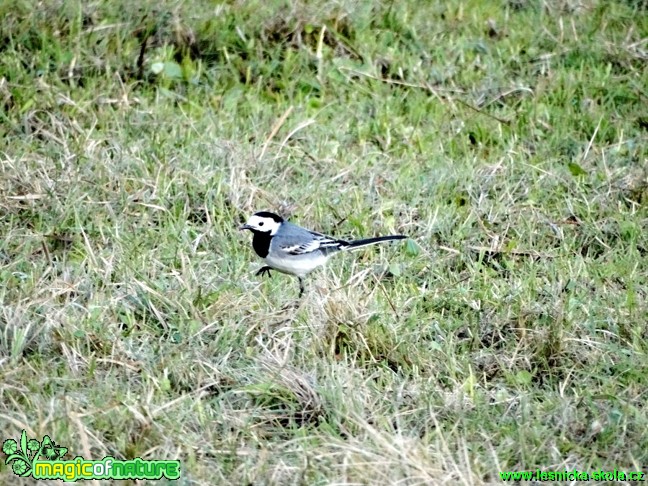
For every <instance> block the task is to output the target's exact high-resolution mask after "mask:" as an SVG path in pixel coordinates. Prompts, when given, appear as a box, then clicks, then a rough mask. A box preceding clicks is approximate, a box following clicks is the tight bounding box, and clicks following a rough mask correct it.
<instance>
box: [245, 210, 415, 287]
mask: <svg viewBox="0 0 648 486" xmlns="http://www.w3.org/2000/svg"><path fill="white" fill-rule="evenodd" d="M239 230H249V231H251V232H252V234H253V237H252V248H254V251H255V252H256V254H257V255H259V256H260V257H261V258H263V260H264V262H265V263H266V265H264V266H263V267H261V268H260V269H259V270H258V271H257V272H256V274H255V275H264V274H266V273H267V274H268V276H272V274H271V273H270V271H271V270H277V271H279V272H282V273H286V274H289V275H294V276H296V277H297V278H298V279H299V298H301V297H302V295H303V294H304V277H305V276H306V275H308V274H309V273H310V272H312V271H313V270H315V269H316V268H317V267H320V266H322V265H324V263H326V261H327V260H328V259H329V258H330V257H331V256H332V255H334V254H335V253H338V252H340V251H349V250H355V249H358V248H362V247H365V246H368V245H374V244H376V243H383V242H387V241H397V240H404V239H406V238H407V236H404V235H390V236H377V237H375V238H364V239H361V240H353V241H346V240H340V239H337V238H332V237H330V236H326V235H323V234H322V233H317V232H315V231H311V230H308V229H306V228H302V227H301V226H297V225H296V224H293V223H290V222H288V221H286V220H285V219H284V218H282V217H281V216H279V215H277V214H275V213H271V212H269V211H258V212H256V213H254V214H253V215H252V216H250V218H249V219H248V220H247V222H246V223H245V224H243V225H242V226H241V227H239Z"/></svg>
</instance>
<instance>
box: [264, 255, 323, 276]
mask: <svg viewBox="0 0 648 486" xmlns="http://www.w3.org/2000/svg"><path fill="white" fill-rule="evenodd" d="M327 259H328V257H327V256H326V255H323V254H321V253H318V254H311V255H294V256H291V257H290V258H277V257H271V256H270V255H268V256H267V257H266V258H265V261H266V263H267V264H268V266H270V267H272V268H274V269H276V270H279V271H280V272H284V273H289V274H291V275H297V276H298V277H303V276H304V275H306V274H307V273H310V272H312V271H313V270H315V269H316V268H317V267H319V266H321V265H324V263H326V260H327Z"/></svg>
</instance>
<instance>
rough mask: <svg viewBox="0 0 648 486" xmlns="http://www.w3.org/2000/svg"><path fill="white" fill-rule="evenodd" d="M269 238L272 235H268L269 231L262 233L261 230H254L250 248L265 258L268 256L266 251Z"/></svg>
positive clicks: (267, 250) (268, 250) (268, 245)
mask: <svg viewBox="0 0 648 486" xmlns="http://www.w3.org/2000/svg"><path fill="white" fill-rule="evenodd" d="M271 239H272V237H271V236H270V232H265V233H262V232H261V231H255V232H254V238H252V248H254V251H255V252H256V254H257V255H259V256H260V257H261V258H265V257H267V256H268V253H269V252H270V240H271Z"/></svg>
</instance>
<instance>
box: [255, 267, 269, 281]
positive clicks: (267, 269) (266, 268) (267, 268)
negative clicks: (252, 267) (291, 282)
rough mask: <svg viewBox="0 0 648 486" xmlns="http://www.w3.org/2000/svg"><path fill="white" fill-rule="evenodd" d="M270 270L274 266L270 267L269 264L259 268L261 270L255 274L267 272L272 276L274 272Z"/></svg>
mask: <svg viewBox="0 0 648 486" xmlns="http://www.w3.org/2000/svg"><path fill="white" fill-rule="evenodd" d="M270 270H272V267H268V266H265V267H261V268H260V269H259V271H258V272H257V273H255V274H254V275H264V274H266V273H267V274H268V277H270V278H272V274H271V273H270Z"/></svg>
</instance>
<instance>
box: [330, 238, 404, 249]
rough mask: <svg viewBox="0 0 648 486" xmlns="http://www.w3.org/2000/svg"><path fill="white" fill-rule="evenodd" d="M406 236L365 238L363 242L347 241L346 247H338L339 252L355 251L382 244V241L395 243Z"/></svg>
mask: <svg viewBox="0 0 648 486" xmlns="http://www.w3.org/2000/svg"><path fill="white" fill-rule="evenodd" d="M405 238H407V236H403V235H392V236H377V237H376V238H366V239H364V240H355V241H349V244H348V245H344V246H341V247H340V250H355V249H356V248H360V247H362V246H367V245H375V244H376V243H382V242H383V241H397V240H404V239H405Z"/></svg>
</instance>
